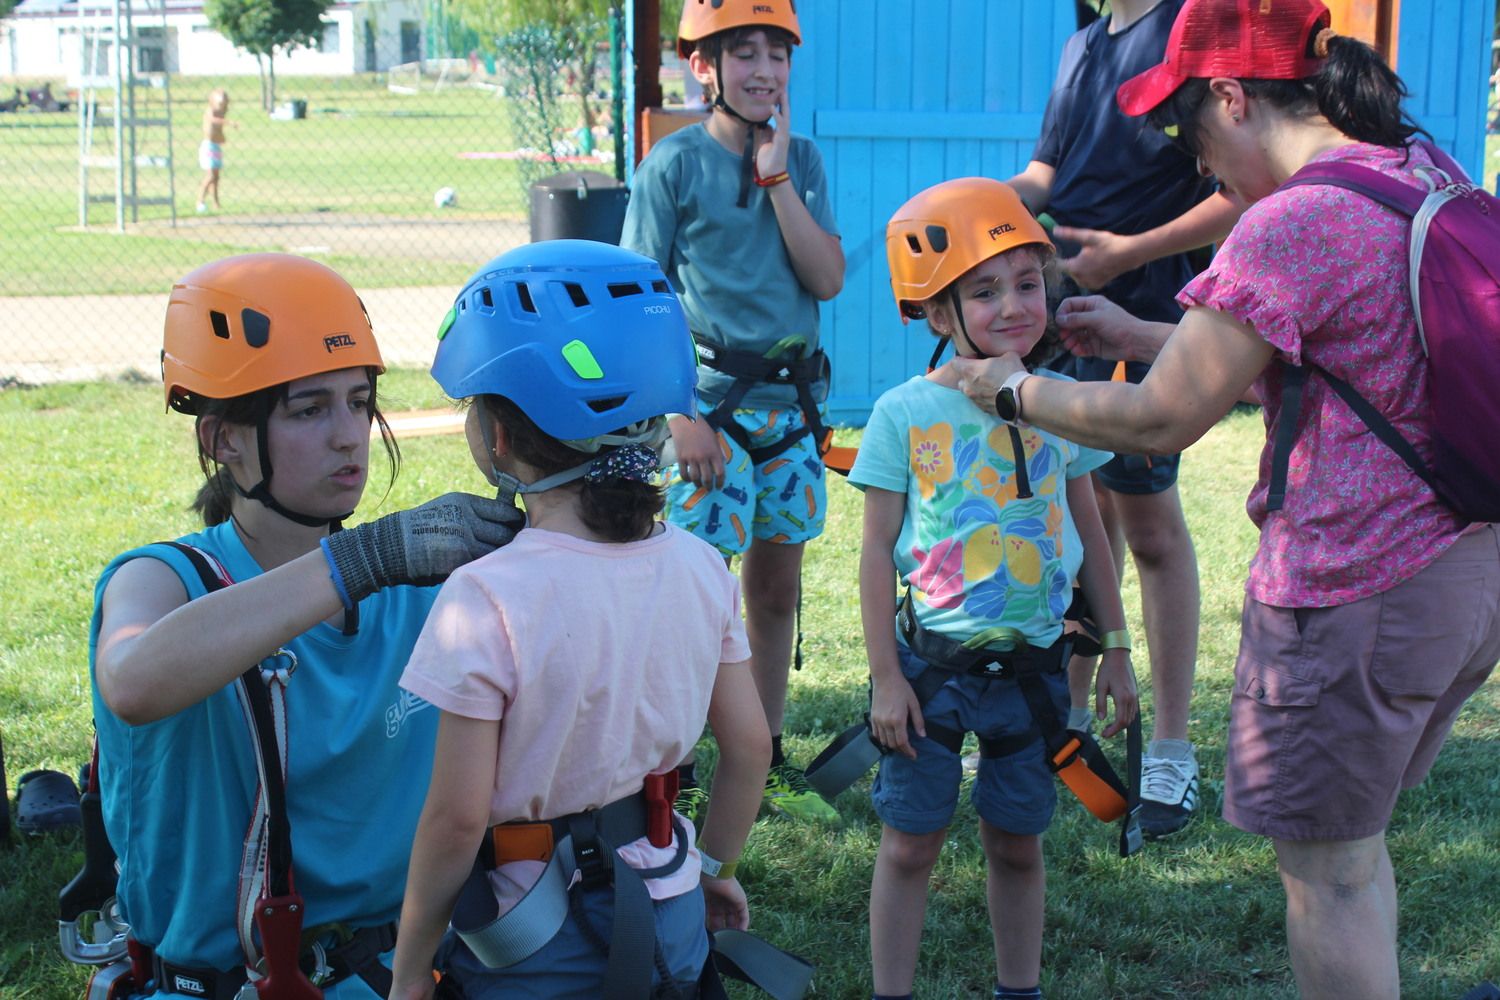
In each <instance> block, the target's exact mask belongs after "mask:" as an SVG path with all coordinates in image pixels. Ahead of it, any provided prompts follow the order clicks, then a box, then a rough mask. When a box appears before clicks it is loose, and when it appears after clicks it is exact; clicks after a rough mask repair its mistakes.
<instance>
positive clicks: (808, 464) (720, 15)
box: [621, 0, 844, 820]
mask: <svg viewBox="0 0 1500 1000" xmlns="http://www.w3.org/2000/svg"><path fill="white" fill-rule="evenodd" d="M800 42H801V37H800V34H799V28H798V24H797V17H796V14H795V12H794V11H793V10H792V5H791V3H790V2H789V0H772V2H769V3H768V2H765V0H756V2H754V3H752V2H750V0H724V2H723V3H719V4H707V3H688V4H686V5H684V8H683V14H682V22H681V25H680V27H679V30H678V51H679V53H681V54H682V56H683V57H684V58H686V59H687V60H688V65H689V67H690V68H691V70H692V72H693V75H694V76H695V77H697V79H698V80H699V81H700V82H701V83H702V84H703V85H704V87H705V90H706V91H707V92H709V93H712V94H713V95H714V105H713V110H712V111H711V112H710V114H709V116H708V119H707V120H706V121H705V122H703V123H702V124H701V125H693V126H690V127H688V128H685V129H681V130H679V131H677V132H674V133H672V134H671V135H669V136H667V137H666V138H665V139H663V140H662V141H661V142H660V143H658V144H657V145H656V146H655V147H653V149H652V150H651V154H650V155H649V156H648V157H646V159H645V160H644V161H643V162H642V163H641V166H640V168H639V170H637V172H636V175H635V182H634V185H633V189H632V191H631V199H630V207H629V210H628V211H627V213H626V217H625V230H624V234H623V236H622V238H621V244H622V245H623V246H626V247H629V248H630V249H633V250H636V251H639V252H641V253H644V254H646V255H647V256H650V257H653V258H655V259H656V260H657V261H658V262H659V263H660V264H661V266H662V269H663V270H664V271H665V272H666V274H667V277H668V278H669V279H670V280H671V282H672V285H673V288H674V289H675V290H676V291H677V292H678V294H679V295H680V296H681V297H682V304H683V308H684V310H685V311H686V313H687V317H688V323H689V325H690V326H691V328H692V331H693V338H694V340H695V341H696V342H697V344H698V351H699V362H700V364H699V368H698V379H699V395H700V411H699V413H698V414H694V415H686V414H684V415H679V416H677V417H674V418H673V419H672V421H671V429H672V446H673V450H674V452H675V458H676V466H675V468H673V469H671V471H670V474H669V482H668V488H667V516H668V519H669V520H671V521H672V523H674V524H677V525H679V526H681V527H683V528H685V529H687V530H689V531H691V532H693V533H694V534H696V535H698V536H699V537H700V538H703V539H705V540H706V541H708V542H710V543H711V544H713V545H715V546H716V547H717V548H718V549H719V551H720V552H721V553H722V554H723V555H724V557H725V559H730V558H732V557H734V556H735V555H740V556H742V557H743V561H742V564H741V572H740V579H741V586H742V587H743V590H744V600H745V624H746V628H747V630H748V631H749V637H750V651H751V669H752V671H753V672H754V674H755V680H756V685H757V688H758V689H759V691H760V695H761V700H762V704H763V706H764V708H765V712H766V719H767V722H768V723H769V724H770V727H771V733H772V735H773V743H774V747H773V758H772V767H771V774H770V776H769V777H768V778H767V781H766V799H767V802H768V803H769V804H770V805H771V806H772V807H774V808H776V809H779V810H780V811H782V812H785V813H787V814H789V815H792V816H798V817H803V818H811V819H820V820H836V819H837V818H838V814H837V813H836V812H835V811H834V809H833V807H832V806H830V805H829V804H828V803H827V802H825V801H823V799H822V798H821V797H820V796H819V795H818V794H817V793H816V792H814V791H813V790H812V789H811V788H810V787H809V786H808V785H807V780H806V777H805V776H804V775H803V773H802V770H801V769H800V768H797V767H794V766H792V765H791V764H790V763H789V762H787V760H786V758H785V755H784V754H783V752H782V749H781V736H780V733H781V727H782V719H783V716H784V714H785V704H786V687H787V673H788V670H789V669H790V665H791V658H792V646H793V641H794V636H795V632H796V615H797V603H798V596H799V592H800V585H801V568H802V550H803V546H804V543H806V542H807V541H808V540H809V539H812V538H816V537H817V536H818V535H819V534H821V533H822V530H823V520H824V507H825V505H826V499H825V494H824V485H823V462H822V457H821V452H820V447H821V446H822V445H824V443H825V438H826V431H825V429H824V427H823V419H822V414H821V407H822V404H823V401H824V400H825V399H826V397H827V394H828V368H827V359H826V356H825V355H824V354H823V352H822V350H821V348H820V347H819V343H818V303H819V302H820V301H827V300H828V299H831V298H832V297H833V296H834V295H836V294H837V293H838V291H839V289H840V288H841V287H842V285H843V280H844V254H843V249H842V247H841V245H840V243H839V239H838V232H837V230H836V228H835V227H834V222H833V212H832V205H831V203H830V199H829V196H828V185H827V180H826V178H825V176H824V173H823V162H822V158H821V157H820V156H819V155H818V150H817V147H816V146H814V145H813V144H812V142H811V140H809V139H807V138H805V137H803V136H794V135H792V134H791V132H790V130H789V128H788V127H787V123H788V121H789V119H790V116H789V114H788V98H787V81H788V77H789V75H790V71H791V55H792V48H793V46H795V45H797V44H799V43H800ZM773 116H774V117H775V119H776V124H775V127H772V126H771V125H770V120H771V118H772V117H773ZM694 416H696V417H697V418H699V419H696V420H695V419H691V418H692V417H694ZM682 778H683V786H684V787H685V788H688V789H695V788H696V780H695V778H696V776H695V775H694V774H693V771H692V764H691V761H689V762H685V764H684V766H683V773H682ZM694 797H695V796H694V792H693V791H689V793H688V795H687V796H685V797H684V799H683V800H681V802H682V805H683V806H684V807H685V808H684V811H685V812H687V813H688V814H689V815H693V816H694V817H695V818H696V812H697V809H696V808H694V807H695V806H697V805H700V804H701V800H699V801H693V799H694Z"/></svg>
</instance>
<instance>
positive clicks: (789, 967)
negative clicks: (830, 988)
mask: <svg viewBox="0 0 1500 1000" xmlns="http://www.w3.org/2000/svg"><path fill="white" fill-rule="evenodd" d="M709 960H710V961H711V962H713V963H714V964H715V965H717V966H718V968H719V971H720V972H722V973H723V974H724V975H727V976H731V977H733V978H735V979H739V980H742V981H743V982H747V983H749V984H751V985H752V986H756V987H759V988H760V989H761V990H764V991H765V992H766V993H768V994H770V995H771V996H772V997H775V998H776V1000H800V998H801V997H802V996H803V995H804V994H805V993H806V992H807V989H808V987H809V986H811V985H812V977H813V972H814V971H815V967H814V966H813V964H812V963H811V962H809V961H807V960H806V959H803V958H799V957H798V956H796V955H793V954H792V953H791V952H788V951H782V950H781V949H780V948H777V947H776V946H775V945H773V944H770V943H769V942H767V941H764V940H762V939H761V938H758V937H756V936H755V935H754V934H751V933H749V932H748V931H737V930H730V929H727V928H726V929H724V930H719V931H714V935H713V954H712V955H711V956H710V957H709Z"/></svg>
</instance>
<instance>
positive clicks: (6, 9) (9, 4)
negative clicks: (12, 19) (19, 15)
mask: <svg viewBox="0 0 1500 1000" xmlns="http://www.w3.org/2000/svg"><path fill="white" fill-rule="evenodd" d="M20 2H21V0H0V17H4V16H6V15H7V14H9V13H10V12H11V11H13V10H15V9H16V4H18V3H20Z"/></svg>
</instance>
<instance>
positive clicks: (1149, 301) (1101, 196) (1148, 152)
mask: <svg viewBox="0 0 1500 1000" xmlns="http://www.w3.org/2000/svg"><path fill="white" fill-rule="evenodd" d="M1184 2H1185V0H1162V2H1161V3H1159V4H1157V5H1156V6H1155V7H1153V8H1152V9H1151V10H1150V11H1149V12H1147V13H1146V14H1145V15H1144V16H1142V17H1141V18H1139V19H1138V20H1136V21H1135V22H1134V23H1133V24H1131V25H1130V27H1128V28H1126V29H1125V30H1124V31H1122V32H1120V33H1119V34H1115V35H1111V34H1110V33H1109V18H1108V17H1107V16H1106V17H1103V18H1100V19H1099V20H1097V21H1095V22H1094V23H1093V24H1091V25H1089V26H1088V27H1087V28H1084V29H1083V30H1082V31H1080V32H1078V33H1077V34H1075V35H1074V36H1073V37H1072V38H1069V39H1068V42H1067V44H1066V45H1065V46H1064V47H1063V54H1062V61H1061V63H1060V65H1059V66H1058V69H1057V79H1056V81H1055V82H1054V83H1053V85H1052V95H1051V97H1049V98H1048V99H1047V113H1046V115H1045V116H1044V117H1043V119H1042V134H1041V137H1040V138H1039V139H1038V140H1037V144H1036V150H1035V151H1034V152H1033V153H1032V155H1031V158H1032V159H1033V160H1038V161H1040V162H1042V163H1045V164H1047V165H1048V166H1050V167H1052V168H1053V169H1054V170H1056V176H1055V177H1054V179H1053V182H1052V193H1051V196H1050V198H1049V200H1048V203H1047V212H1048V213H1049V214H1050V215H1051V216H1052V218H1054V219H1055V220H1057V222H1058V223H1060V224H1061V225H1065V226H1082V227H1086V228H1089V229H1105V230H1108V231H1110V232H1115V233H1121V234H1125V235H1130V234H1134V233H1142V232H1145V231H1147V230H1149V229H1154V228H1156V227H1157V226H1159V225H1162V224H1163V223H1166V222H1170V221H1171V220H1173V219H1175V218H1177V216H1179V215H1181V214H1182V213H1183V212H1186V211H1187V210H1188V209H1189V208H1192V207H1193V206H1194V205H1196V204H1197V203H1198V202H1200V201H1202V200H1203V199H1204V198H1206V197H1208V196H1209V194H1210V193H1212V191H1213V184H1212V182H1210V181H1209V180H1208V179H1206V178H1203V177H1200V176H1199V175H1198V168H1197V164H1196V163H1194V162H1193V161H1192V160H1191V159H1190V158H1188V157H1187V156H1186V155H1184V154H1183V153H1182V152H1180V151H1179V150H1178V149H1176V148H1175V147H1174V146H1173V145H1172V144H1171V142H1170V141H1169V140H1168V139H1167V138H1166V137H1165V136H1164V135H1162V134H1161V132H1160V131H1158V130H1157V129H1154V128H1151V127H1149V126H1148V125H1147V124H1146V119H1145V117H1140V118H1128V117H1126V116H1125V114H1124V113H1123V112H1121V111H1120V108H1119V105H1117V104H1116V103H1115V90H1116V89H1118V88H1119V86H1120V84H1122V83H1124V82H1125V81H1126V80H1129V79H1130V78H1131V77H1133V76H1136V75H1137V74H1139V73H1143V72H1145V71H1146V70H1148V69H1150V68H1151V67H1152V66H1155V65H1157V64H1158V63H1160V62H1161V61H1162V57H1163V56H1164V55H1165V53H1166V51H1167V36H1168V35H1169V34H1170V33H1171V31H1172V22H1173V21H1174V20H1175V19H1176V18H1177V12H1178V11H1179V10H1181V9H1182V6H1183V3H1184ZM1063 252H1064V254H1068V253H1070V252H1071V251H1069V250H1068V249H1067V248H1063ZM1192 276H1193V270H1192V268H1191V266H1190V264H1189V261H1188V257H1187V255H1186V254H1178V255H1176V256H1172V257H1164V258H1162V259H1160V260H1155V261H1152V262H1151V263H1149V264H1147V265H1146V266H1145V267H1141V268H1137V269H1136V270H1134V271H1129V272H1126V273H1125V274H1122V275H1120V276H1119V277H1118V278H1116V279H1115V280H1114V281H1112V282H1110V283H1109V284H1108V285H1106V286H1105V287H1104V288H1103V289H1101V290H1100V291H1102V292H1103V293H1104V294H1105V295H1107V296H1109V298H1110V299H1112V300H1114V301H1115V302H1118V303H1119V304H1120V305H1122V306H1124V307H1125V308H1126V309H1128V310H1129V311H1130V312H1132V313H1134V314H1135V315H1137V316H1140V317H1142V318H1143V319H1153V320H1159V321H1163V322H1169V323H1175V322H1176V321H1177V320H1178V319H1179V318H1180V317H1181V316H1182V310H1181V309H1179V308H1178V307H1177V304H1176V302H1175V301H1174V299H1173V297H1174V296H1175V295H1176V294H1177V292H1178V291H1179V290H1180V289H1181V288H1182V287H1183V286H1184V285H1186V284H1187V282H1188V279H1189V278H1191V277H1192Z"/></svg>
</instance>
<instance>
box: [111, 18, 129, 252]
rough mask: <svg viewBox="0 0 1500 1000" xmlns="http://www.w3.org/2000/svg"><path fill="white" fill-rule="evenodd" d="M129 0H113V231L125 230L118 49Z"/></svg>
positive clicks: (122, 83) (121, 76)
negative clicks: (122, 7) (124, 7)
mask: <svg viewBox="0 0 1500 1000" xmlns="http://www.w3.org/2000/svg"><path fill="white" fill-rule="evenodd" d="M128 2H129V0H114V8H115V18H114V29H115V30H114V50H113V52H111V55H113V56H114V66H113V67H112V72H113V75H114V78H115V81H114V82H115V232H117V233H123V232H124V231H125V137H124V136H123V135H122V134H121V132H120V129H121V128H123V127H124V125H123V122H124V119H125V104H124V97H125V95H124V87H125V73H124V70H123V69H122V68H121V66H120V51H121V49H122V48H124V46H122V45H121V44H120V40H121V32H120V4H122V3H128Z"/></svg>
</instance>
